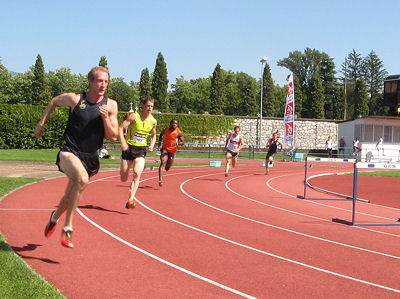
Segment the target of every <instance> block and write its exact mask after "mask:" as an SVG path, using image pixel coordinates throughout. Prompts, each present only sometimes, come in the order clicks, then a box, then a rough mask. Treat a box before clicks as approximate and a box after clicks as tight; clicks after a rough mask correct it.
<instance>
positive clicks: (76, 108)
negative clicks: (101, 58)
mask: <svg viewBox="0 0 400 299" xmlns="http://www.w3.org/2000/svg"><path fill="white" fill-rule="evenodd" d="M88 80H89V91H88V92H87V93H85V94H75V93H64V94H61V95H59V96H56V97H54V98H53V99H52V100H51V101H50V103H49V104H48V105H47V108H46V110H45V111H44V113H43V116H42V118H41V120H40V121H39V123H38V124H37V126H36V129H35V136H36V137H37V138H40V137H41V136H42V134H43V128H44V124H45V122H46V120H47V119H48V117H49V116H50V115H51V113H52V112H53V111H54V110H55V109H56V108H57V107H69V108H70V113H69V118H68V122H67V126H66V129H65V133H64V143H63V145H62V146H61V149H60V152H59V153H58V155H57V165H58V168H59V169H60V171H62V172H64V173H65V174H66V175H67V177H68V185H67V188H66V190H65V194H64V196H63V197H62V198H61V199H60V203H59V205H58V207H57V209H56V210H54V211H53V212H52V213H51V215H50V220H49V221H48V223H47V225H46V228H45V231H44V234H45V236H46V237H50V236H51V235H52V234H53V232H54V231H55V228H56V224H57V222H58V219H59V218H60V216H61V215H62V214H63V213H64V212H66V216H65V225H64V229H63V230H62V233H61V244H62V245H63V246H65V247H68V248H72V247H74V244H73V243H72V239H71V236H72V222H73V221H72V220H73V215H74V213H75V211H76V208H77V207H78V204H79V201H80V199H81V197H82V193H83V191H84V190H85V188H86V186H87V185H88V183H89V178H90V177H91V176H93V175H94V174H96V173H97V171H98V170H99V160H98V154H97V150H98V149H99V148H100V147H101V146H102V145H103V139H104V137H106V138H107V139H109V140H110V141H112V142H113V141H115V140H116V138H117V136H118V120H117V113H118V105H117V102H116V101H115V100H112V99H107V98H105V97H104V94H105V92H106V90H107V86H108V82H109V73H108V70H107V69H106V68H104V67H94V68H93V69H92V70H91V71H90V72H89V74H88Z"/></svg>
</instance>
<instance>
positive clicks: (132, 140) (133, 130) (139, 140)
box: [125, 112, 154, 146]
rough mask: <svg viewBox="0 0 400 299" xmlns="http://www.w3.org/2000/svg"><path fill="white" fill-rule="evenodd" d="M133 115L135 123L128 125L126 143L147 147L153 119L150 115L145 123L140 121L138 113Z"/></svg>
mask: <svg viewBox="0 0 400 299" xmlns="http://www.w3.org/2000/svg"><path fill="white" fill-rule="evenodd" d="M135 114H136V118H135V121H134V122H133V123H131V124H130V125H129V127H128V131H127V132H126V137H125V138H126V142H127V143H128V144H130V145H134V146H147V137H148V136H149V134H150V132H151V130H152V129H153V120H154V117H153V115H151V114H150V116H149V117H148V118H147V120H146V121H142V118H141V117H140V113H139V112H135Z"/></svg>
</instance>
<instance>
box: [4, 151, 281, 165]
mask: <svg viewBox="0 0 400 299" xmlns="http://www.w3.org/2000/svg"><path fill="white" fill-rule="evenodd" d="M57 153H58V149H28V150H20V149H7V150H5V149H0V160H3V161H34V162H54V161H55V159H56V156H57ZM109 153H110V154H111V156H113V157H115V158H119V157H120V155H121V151H119V150H110V151H109ZM159 154H160V152H158V151H156V152H153V153H148V154H147V157H148V158H154V159H157V158H158V157H159ZM225 155H226V154H225V153H224V152H222V151H211V152H208V150H207V148H205V149H204V150H203V151H180V152H178V154H177V158H178V160H177V161H175V162H176V163H179V159H205V160H207V159H225ZM275 158H276V160H283V159H284V158H285V157H284V156H283V155H281V154H279V153H278V154H277V155H276V157H275ZM240 159H249V153H246V152H240ZM254 159H256V160H263V159H265V153H255V155H254ZM286 159H287V157H286ZM100 162H101V165H107V164H110V165H116V164H119V163H120V161H119V159H101V160H100ZM205 164H207V163H205ZM196 165H198V163H197V164H196Z"/></svg>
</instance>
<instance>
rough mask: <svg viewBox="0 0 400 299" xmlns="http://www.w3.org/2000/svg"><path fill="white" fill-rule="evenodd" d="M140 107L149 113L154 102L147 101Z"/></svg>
mask: <svg viewBox="0 0 400 299" xmlns="http://www.w3.org/2000/svg"><path fill="white" fill-rule="evenodd" d="M142 108H143V110H144V111H147V112H148V113H151V111H153V108H154V103H152V102H151V101H147V102H146V103H144V104H143V107H142Z"/></svg>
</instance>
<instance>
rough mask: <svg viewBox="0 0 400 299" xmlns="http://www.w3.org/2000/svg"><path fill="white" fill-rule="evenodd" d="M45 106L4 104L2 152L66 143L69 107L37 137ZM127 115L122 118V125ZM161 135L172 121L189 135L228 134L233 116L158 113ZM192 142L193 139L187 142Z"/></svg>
mask: <svg viewBox="0 0 400 299" xmlns="http://www.w3.org/2000/svg"><path fill="white" fill-rule="evenodd" d="M45 109H46V107H45V106H32V105H10V104H0V124H1V128H0V149H13V148H20V149H31V148H57V147H59V146H60V144H61V142H62V137H63V134H64V129H65V126H66V124H67V119H68V109H67V108H57V109H56V110H55V111H54V112H53V113H52V114H51V116H50V118H49V119H48V120H47V121H46V124H45V130H44V134H43V136H42V138H40V139H37V138H36V137H35V136H34V131H35V127H36V125H37V123H38V121H39V120H40V118H41V117H42V114H43V112H44V110H45ZM125 116H126V112H120V113H119V115H118V120H119V123H121V122H122V121H123V119H124V118H125ZM154 117H155V118H156V119H157V123H158V125H157V133H158V134H159V133H160V132H161V130H162V129H164V128H165V127H168V126H169V123H170V121H171V119H173V118H176V119H177V120H178V121H179V127H180V128H181V130H182V131H183V133H184V134H185V137H186V136H190V135H194V136H216V135H224V134H226V133H227V132H229V131H230V130H232V128H233V124H234V121H235V119H234V118H233V117H225V116H214V115H186V114H156V115H154ZM187 141H189V140H187Z"/></svg>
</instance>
